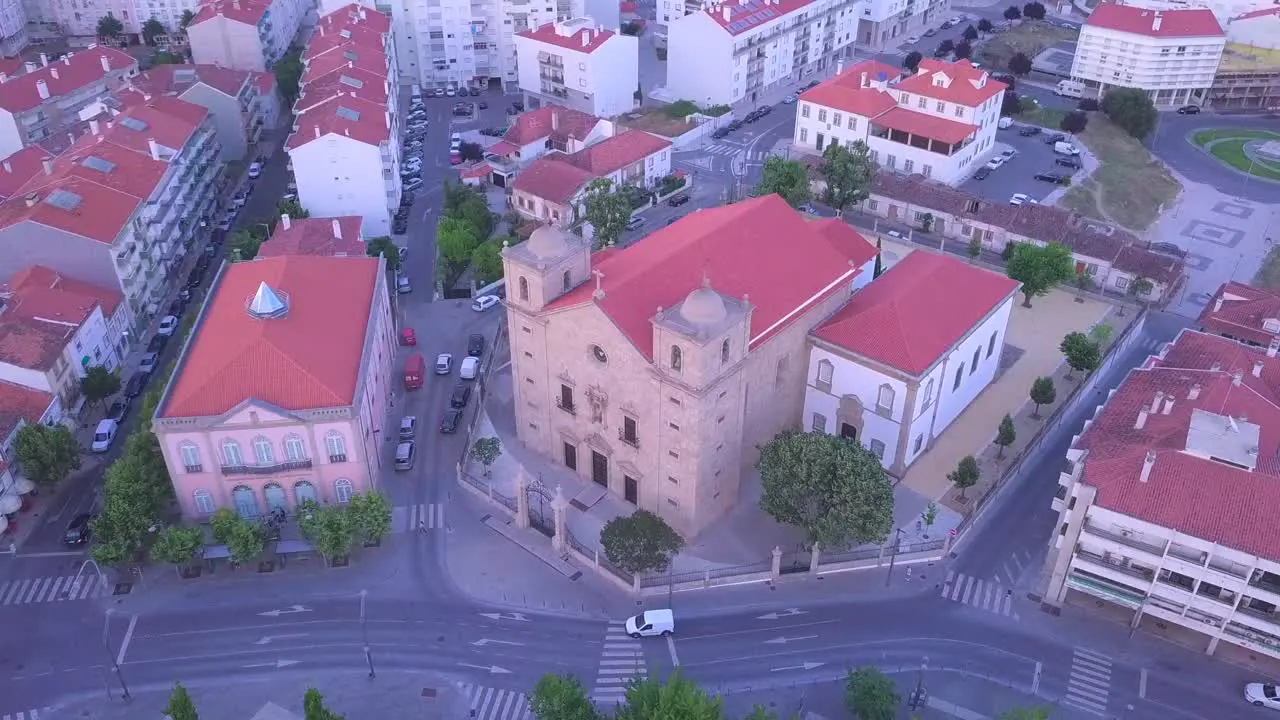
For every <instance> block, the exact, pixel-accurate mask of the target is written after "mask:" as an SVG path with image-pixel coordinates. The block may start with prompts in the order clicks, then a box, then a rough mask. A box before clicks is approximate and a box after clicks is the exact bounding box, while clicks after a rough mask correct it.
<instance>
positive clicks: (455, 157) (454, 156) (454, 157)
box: [449, 152, 462, 165]
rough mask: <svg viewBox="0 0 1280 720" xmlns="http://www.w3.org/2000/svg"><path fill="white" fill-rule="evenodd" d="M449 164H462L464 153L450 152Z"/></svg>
mask: <svg viewBox="0 0 1280 720" xmlns="http://www.w3.org/2000/svg"><path fill="white" fill-rule="evenodd" d="M449 164H450V165H461V164H462V155H461V154H460V153H456V152H455V153H449Z"/></svg>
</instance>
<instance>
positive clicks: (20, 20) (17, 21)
mask: <svg viewBox="0 0 1280 720" xmlns="http://www.w3.org/2000/svg"><path fill="white" fill-rule="evenodd" d="M28 42H29V40H28V38H27V10H26V8H25V7H23V5H22V0H2V1H0V55H4V56H5V57H13V56H15V55H17V54H18V53H20V52H22V50H23V48H25V47H26V46H27V43H28Z"/></svg>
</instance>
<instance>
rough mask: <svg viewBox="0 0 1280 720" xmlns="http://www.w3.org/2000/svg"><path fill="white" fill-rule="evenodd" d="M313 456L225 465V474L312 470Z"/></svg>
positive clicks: (269, 473)
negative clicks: (267, 463) (255, 463)
mask: <svg viewBox="0 0 1280 720" xmlns="http://www.w3.org/2000/svg"><path fill="white" fill-rule="evenodd" d="M310 469H311V458H307V459H305V460H286V461H284V462H278V463H271V464H269V465H223V466H222V474H223V475H274V474H276V473H282V472H293V471H295V470H310Z"/></svg>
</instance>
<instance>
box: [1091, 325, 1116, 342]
mask: <svg viewBox="0 0 1280 720" xmlns="http://www.w3.org/2000/svg"><path fill="white" fill-rule="evenodd" d="M1115 330H1116V329H1115V328H1114V327H1112V326H1111V323H1105V322H1100V323H1094V325H1093V327H1091V328H1089V339H1090V340H1092V341H1094V342H1096V343H1098V347H1100V348H1101V347H1103V346H1105V345H1106V344H1107V341H1108V340H1110V339H1111V334H1112V333H1114V332H1115Z"/></svg>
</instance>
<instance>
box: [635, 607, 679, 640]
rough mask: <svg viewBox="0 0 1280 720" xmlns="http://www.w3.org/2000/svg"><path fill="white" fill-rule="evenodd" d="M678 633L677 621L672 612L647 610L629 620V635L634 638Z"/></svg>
mask: <svg viewBox="0 0 1280 720" xmlns="http://www.w3.org/2000/svg"><path fill="white" fill-rule="evenodd" d="M675 631H676V619H675V616H674V615H672V614H671V611H670V610H645V611H644V612H642V613H640V614H639V615H633V616H632V617H629V618H627V634H628V635H630V636H631V637H633V638H641V637H656V636H659V635H664V636H665V635H670V634H671V633H673V632H675Z"/></svg>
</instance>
